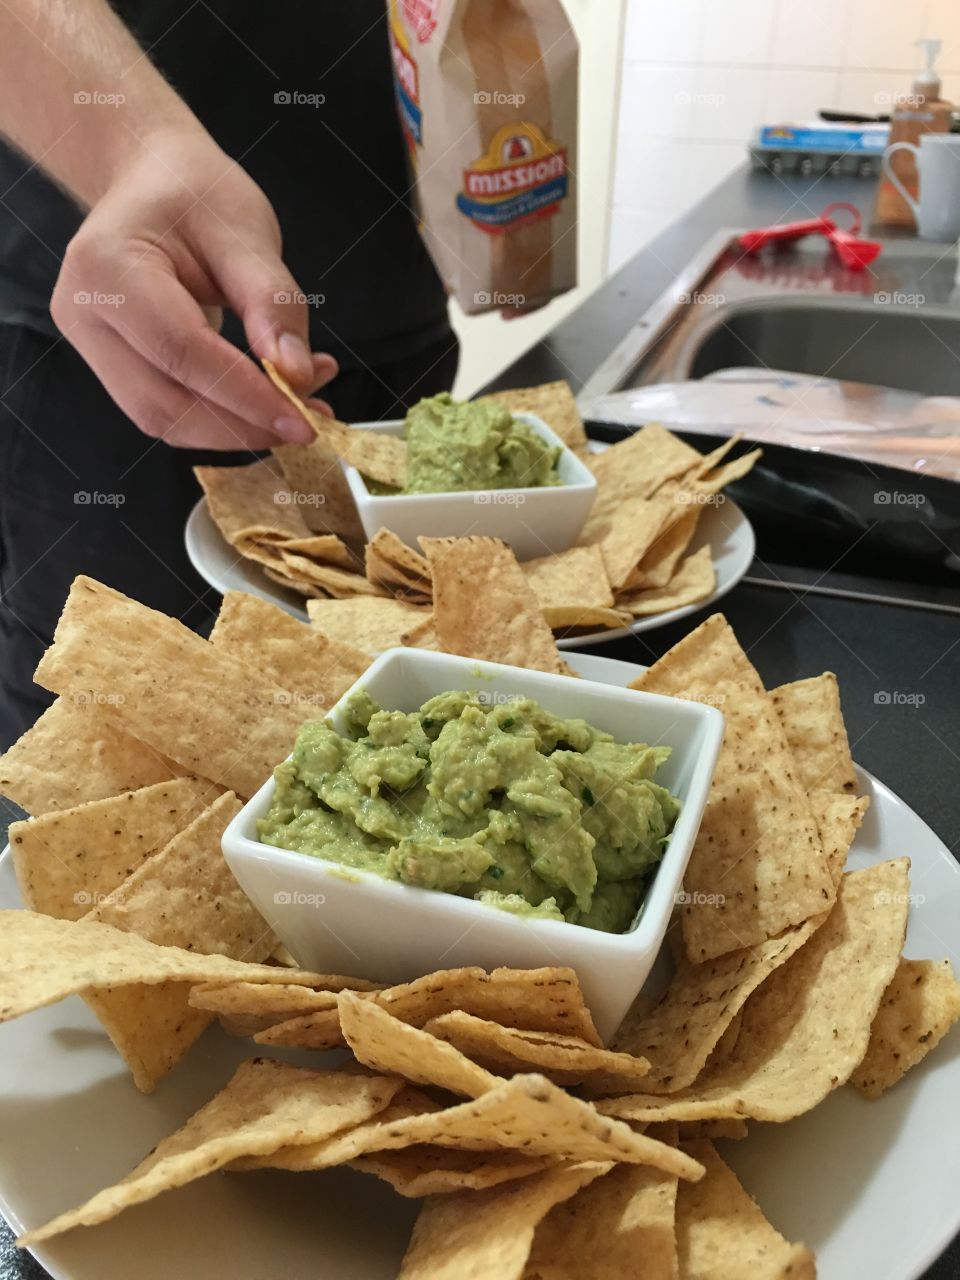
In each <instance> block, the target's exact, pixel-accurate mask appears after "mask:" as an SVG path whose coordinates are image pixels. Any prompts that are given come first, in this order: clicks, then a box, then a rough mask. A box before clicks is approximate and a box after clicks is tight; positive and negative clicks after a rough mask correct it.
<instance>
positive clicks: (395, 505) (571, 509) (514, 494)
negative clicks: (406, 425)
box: [341, 413, 597, 560]
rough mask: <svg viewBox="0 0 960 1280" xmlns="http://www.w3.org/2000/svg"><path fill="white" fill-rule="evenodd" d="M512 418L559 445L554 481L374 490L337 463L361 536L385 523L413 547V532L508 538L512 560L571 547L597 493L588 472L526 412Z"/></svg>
mask: <svg viewBox="0 0 960 1280" xmlns="http://www.w3.org/2000/svg"><path fill="white" fill-rule="evenodd" d="M515 417H517V418H521V419H522V420H523V421H524V422H528V423H529V424H530V426H531V427H533V429H534V431H536V432H537V434H538V435H540V436H542V437H543V438H544V440H546V441H547V442H548V443H549V444H552V445H559V446H560V450H561V452H560V457H559V459H558V461H557V472H558V474H559V476H560V481H561V483H560V484H558V485H540V486H537V487H536V488H526V489H523V488H518V489H468V490H464V491H457V492H454V493H396V494H375V493H371V492H370V490H369V489H368V488H367V485H366V481H365V480H364V478H363V476H362V475H361V474H360V472H359V471H358V470H357V469H356V467H351V466H349V465H348V464H347V463H342V464H341V465H342V466H343V470H344V474H345V475H346V478H347V483H348V485H349V486H350V492H351V494H352V495H353V500H354V502H355V503H356V504H357V511H358V512H359V513H360V521H361V523H362V525H363V531H364V533H365V534H366V535H367V538H368V539H370V538H372V537H373V535H374V534H375V533H376V532H377V530H378V529H382V528H385V529H390V530H392V531H393V532H394V533H395V534H396V535H397V537H399V538H402V539H403V541H404V542H405V543H407V545H408V546H410V547H414V548H416V549H417V550H419V549H420V546H419V543H418V542H417V537H418V535H420V534H423V535H424V536H425V537H428V538H447V537H457V538H460V537H466V536H467V535H468V534H477V535H480V534H483V535H488V536H492V537H496V538H502V539H503V540H504V542H507V543H509V544H510V546H511V547H512V548H513V550H514V554H515V555H516V557H517V559H518V560H532V559H534V558H535V557H537V556H547V555H556V554H557V553H558V552H560V551H566V550H567V549H568V548H569V547H572V546H573V544H574V542H575V541H576V539H577V535H578V534H579V532H580V530H581V529H582V528H583V524H584V521H585V520H586V518H587V516H588V515H589V514H590V508H591V507H592V506H593V501H594V498H595V497H596V495H597V481H596V478H595V477H594V475H593V472H592V471H591V470H590V468H589V467H588V466H587V465H586V464H585V463H584V462H582V461H581V460H580V459H579V458H578V457H577V455H576V454H575V453H574V452H573V451H572V450H571V449H568V448H567V446H566V445H565V444H564V443H563V441H562V440H561V439H560V437H559V436H558V435H557V434H556V432H554V431H552V430H551V428H550V427H548V426H547V424H546V423H545V422H544V421H543V420H542V418H538V417H537V416H536V415H535V414H532V413H518V414H516V415H515ZM358 425H359V426H360V427H362V429H363V430H364V431H377V432H380V433H382V434H384V435H391V436H400V435H402V434H403V422H402V421H400V420H397V421H393V422H372V423H360V424H358Z"/></svg>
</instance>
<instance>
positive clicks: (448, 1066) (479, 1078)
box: [337, 991, 497, 1098]
mask: <svg viewBox="0 0 960 1280" xmlns="http://www.w3.org/2000/svg"><path fill="white" fill-rule="evenodd" d="M337 1005H338V1007H339V1009H340V1026H341V1029H342V1031H343V1036H344V1039H345V1040H346V1042H347V1044H348V1045H349V1046H350V1048H351V1049H352V1050H353V1052H354V1056H355V1057H356V1058H357V1060H358V1062H362V1063H363V1064H364V1065H365V1066H368V1067H371V1068H372V1069H373V1070H374V1071H379V1072H381V1073H383V1074H385V1075H395V1076H402V1077H403V1078H404V1079H405V1080H409V1081H411V1082H412V1083H413V1084H427V1085H434V1086H436V1087H437V1088H440V1089H446V1090H447V1091H448V1092H449V1093H460V1094H465V1095H466V1096H467V1097H468V1098H478V1097H479V1096H480V1094H482V1093H486V1092H487V1090H488V1089H491V1088H492V1087H493V1086H494V1085H495V1084H496V1083H497V1078H496V1076H494V1075H491V1073H490V1072H489V1071H484V1069H483V1068H482V1067H479V1066H477V1064H476V1063H475V1062H471V1061H470V1059H469V1058H468V1057H466V1056H465V1055H464V1054H462V1053H460V1052H459V1050H457V1049H455V1048H454V1047H453V1045H450V1044H447V1043H446V1041H444V1040H438V1039H437V1038H436V1037H435V1036H432V1035H429V1034H428V1033H427V1032H426V1031H420V1030H418V1028H416V1027H411V1026H410V1024H409V1023H407V1022H401V1021H400V1019H399V1018H394V1017H393V1016H392V1015H391V1014H389V1013H387V1012H386V1011H385V1010H384V1009H381V1008H380V1007H379V1006H378V1005H377V1004H376V1002H375V1001H373V1000H365V999H363V998H362V997H361V996H358V995H355V994H354V993H353V992H351V991H342V992H341V993H340V995H339V996H338V997H337Z"/></svg>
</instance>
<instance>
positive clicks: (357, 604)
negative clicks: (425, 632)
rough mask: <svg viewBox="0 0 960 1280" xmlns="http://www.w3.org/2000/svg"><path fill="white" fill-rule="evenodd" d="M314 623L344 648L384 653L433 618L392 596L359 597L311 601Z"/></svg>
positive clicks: (423, 610) (319, 629) (426, 611)
mask: <svg viewBox="0 0 960 1280" xmlns="http://www.w3.org/2000/svg"><path fill="white" fill-rule="evenodd" d="M307 613H308V614H309V616H310V622H311V623H312V625H313V626H314V627H316V628H317V630H318V631H320V632H321V633H322V634H323V635H325V636H327V637H328V638H329V639H331V640H336V641H339V642H340V643H341V644H355V645H357V646H358V647H359V648H361V649H363V650H364V651H365V652H367V653H371V654H372V653H380V652H382V651H383V650H384V649H392V648H393V646H394V645H398V644H400V643H401V636H402V635H403V633H404V632H405V631H409V630H410V628H411V627H413V626H416V624H417V623H418V622H422V621H423V620H424V619H425V618H427V617H428V616H429V614H430V610H429V609H424V608H418V607H417V606H416V605H412V604H407V603H406V602H405V601H403V600H395V599H393V597H392V596H358V597H357V598H356V599H353V600H308V601H307Z"/></svg>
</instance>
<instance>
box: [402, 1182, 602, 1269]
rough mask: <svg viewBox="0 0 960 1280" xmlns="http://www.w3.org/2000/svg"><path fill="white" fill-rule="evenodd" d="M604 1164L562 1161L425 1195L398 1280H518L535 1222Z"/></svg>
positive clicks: (530, 1242) (570, 1194)
mask: <svg viewBox="0 0 960 1280" xmlns="http://www.w3.org/2000/svg"><path fill="white" fill-rule="evenodd" d="M606 1168H607V1166H605V1165H602V1164H593V1165H590V1164H579V1165H574V1166H572V1167H564V1166H560V1167H558V1168H556V1169H546V1170H544V1171H543V1172H542V1173H538V1174H537V1175H536V1176H535V1177H532V1178H526V1179H524V1180H523V1181H522V1182H519V1183H516V1182H514V1183H510V1184H508V1185H506V1186H501V1187H495V1188H492V1189H490V1190H486V1191H465V1192H455V1193H454V1194H453V1195H448V1196H438V1197H436V1198H434V1199H431V1200H428V1201H427V1202H426V1204H425V1205H424V1206H423V1208H422V1209H421V1210H420V1215H419V1217H418V1218H417V1221H416V1223H415V1225H414V1228H413V1235H412V1236H411V1238H410V1245H409V1247H408V1249H407V1252H406V1253H405V1254H404V1258H403V1262H402V1263H401V1265H400V1271H399V1273H398V1280H471V1278H476V1280H479V1277H482V1276H490V1277H493V1276H496V1277H497V1280H522V1277H523V1276H524V1275H525V1274H526V1270H525V1269H526V1264H527V1257H528V1255H529V1253H530V1246H531V1245H532V1243H533V1235H534V1231H535V1230H536V1228H537V1224H538V1223H539V1222H540V1221H541V1219H543V1217H544V1216H545V1215H546V1214H547V1213H548V1212H549V1211H550V1209H552V1208H553V1206H554V1205H556V1204H559V1203H560V1202H561V1201H562V1200H566V1199H568V1198H569V1197H570V1196H572V1195H574V1194H575V1193H576V1192H577V1191H579V1190H580V1188H581V1187H583V1186H586V1185H587V1183H589V1182H591V1181H592V1180H593V1179H594V1178H598V1177H599V1176H600V1175H601V1174H602V1173H605V1172H606Z"/></svg>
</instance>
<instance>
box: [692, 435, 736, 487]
mask: <svg viewBox="0 0 960 1280" xmlns="http://www.w3.org/2000/svg"><path fill="white" fill-rule="evenodd" d="M742 439H743V432H742V431H737V432H735V434H734V435H732V436H728V437H727V439H726V440H723V441H721V443H720V444H718V445H717V447H716V448H715V449H711V450H710V452H709V453H705V454H704V455H703V457H702V458H701V459H700V461H699V462H698V463H697V465H696V466H695V467H693V468H692V470H691V471H690V472H689V473H688V474H690V475H693V476H698V477H699V476H705V475H709V474H710V472H711V471H714V470H715V469H716V468H717V467H718V466H719V465H720V463H721V462H722V461H723V460H724V458H725V457H726V456H727V454H728V453H729V452H730V450H731V449H733V448H734V447H735V446H736V445H738V444H739V443H740V441H741V440H742Z"/></svg>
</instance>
